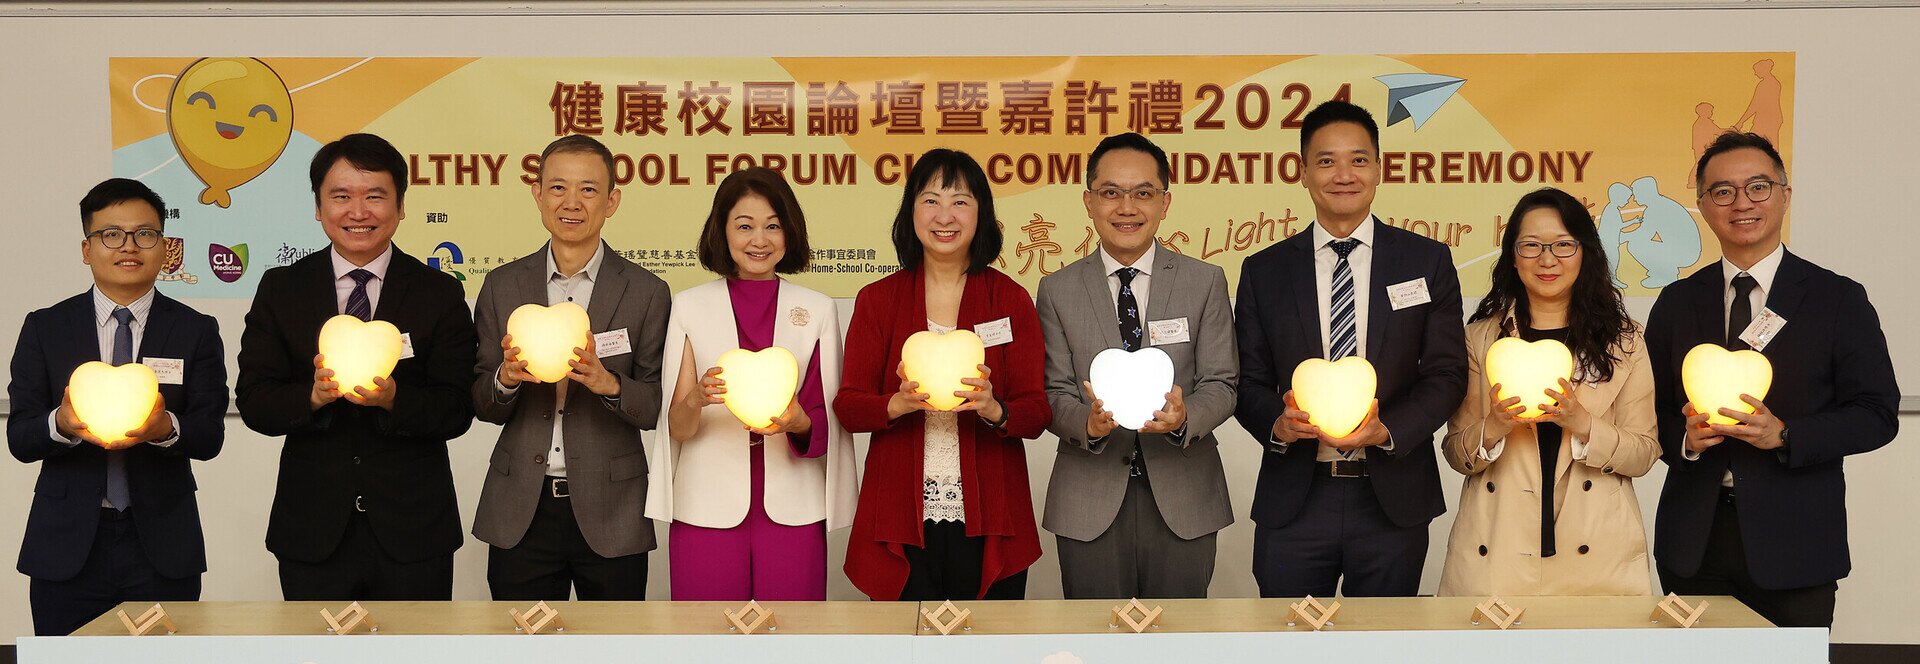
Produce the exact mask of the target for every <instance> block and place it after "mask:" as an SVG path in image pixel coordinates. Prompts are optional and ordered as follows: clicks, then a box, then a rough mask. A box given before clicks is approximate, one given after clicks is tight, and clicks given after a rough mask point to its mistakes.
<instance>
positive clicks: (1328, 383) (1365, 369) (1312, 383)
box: [1293, 355, 1379, 438]
mask: <svg viewBox="0 0 1920 664" xmlns="http://www.w3.org/2000/svg"><path fill="white" fill-rule="evenodd" d="M1378 386H1379V377H1378V376H1376V375H1375V374H1374V373H1373V365H1372V364H1371V363H1369V362H1367V360H1366V359H1365V358H1362V357H1360V356H1358V355H1349V356H1347V357H1345V358H1341V360H1340V361H1339V362H1328V361H1326V360H1322V359H1320V358H1317V357H1316V358H1312V359H1309V360H1307V361H1305V362H1301V363H1300V366H1298V367H1294V369H1293V402H1294V403H1295V404H1298V405H1299V406H1300V410H1304V411H1306V412H1307V416H1308V417H1309V420H1308V421H1310V422H1312V423H1313V425H1314V426H1317V427H1320V430H1321V431H1324V432H1326V434H1327V435H1328V436H1332V437H1334V438H1345V437H1347V436H1348V435H1350V434H1352V433H1353V431H1354V430H1355V429H1358V428H1360V425H1361V423H1363V422H1366V421H1367V411H1368V410H1370V409H1371V408H1372V407H1373V391H1374V389H1375V388H1377V387H1378Z"/></svg>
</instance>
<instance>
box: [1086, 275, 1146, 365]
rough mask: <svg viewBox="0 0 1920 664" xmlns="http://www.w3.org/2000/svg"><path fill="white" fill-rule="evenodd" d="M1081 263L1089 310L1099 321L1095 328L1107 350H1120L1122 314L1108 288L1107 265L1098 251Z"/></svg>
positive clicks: (1111, 291)
mask: <svg viewBox="0 0 1920 664" xmlns="http://www.w3.org/2000/svg"><path fill="white" fill-rule="evenodd" d="M1080 262H1082V263H1084V265H1081V266H1080V268H1081V270H1080V284H1081V286H1083V287H1085V289H1086V293H1087V307H1088V310H1089V311H1092V312H1094V313H1093V318H1094V320H1095V321H1098V322H1097V323H1095V327H1098V328H1100V330H1101V334H1100V338H1101V339H1103V340H1104V341H1105V344H1106V347H1107V348H1119V347H1120V312H1119V311H1118V310H1117V308H1116V307H1115V305H1114V300H1113V290H1112V289H1111V288H1109V287H1108V286H1107V264H1106V262H1105V261H1102V260H1101V259H1100V254H1099V252H1097V251H1096V252H1095V253H1093V254H1092V255H1090V256H1087V257H1086V258H1082V259H1080ZM1148 304H1152V302H1151V301H1149V302H1148Z"/></svg>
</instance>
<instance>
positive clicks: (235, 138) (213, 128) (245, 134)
mask: <svg viewBox="0 0 1920 664" xmlns="http://www.w3.org/2000/svg"><path fill="white" fill-rule="evenodd" d="M167 132H168V133H169V134H172V135H173V145H174V147H175V148H176V149H178V150H179V151H180V158H181V159H183V160H185V161H186V162H187V167H188V168H191V169H193V174H194V175H196V176H198V177H199V178H200V181H201V182H205V183H206V184H207V188H206V190H205V191H202V192H200V203H201V204H203V205H218V206H220V207H223V208H224V207H228V206H230V205H232V204H233V197H232V196H231V195H230V194H228V193H227V192H228V191H230V190H232V189H233V188H235V187H238V186H240V185H242V184H246V183H247V181H249V180H252V179H253V178H254V177H255V176H258V175H260V174H261V173H262V172H264V171H266V170H267V167H269V166H272V165H273V162H274V161H275V160H277V159H279V158H280V153H281V151H283V150H285V149H286V147H287V139H288V138H290V137H292V136H293V99H292V98H291V97H290V96H289V94H288V92H287V84H286V82H284V81H281V80H280V75H279V74H277V73H274V71H273V69H272V68H270V67H268V66H267V64H266V63H264V62H261V61H259V60H255V59H253V58H201V59H200V60H197V61H195V62H194V63H193V64H191V65H188V66H187V69H186V71H183V72H180V77H179V78H178V79H176V80H175V81H174V83H173V93H172V95H170V96H169V97H168V98H167Z"/></svg>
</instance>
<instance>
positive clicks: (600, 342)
mask: <svg viewBox="0 0 1920 664" xmlns="http://www.w3.org/2000/svg"><path fill="white" fill-rule="evenodd" d="M631 352H633V342H632V341H630V340H628V339H627V328H624V327H623V328H620V329H618V330H608V331H606V332H600V333H597V334H594V335H593V354H594V355H598V356H600V357H613V356H615V355H624V354H626V353H631Z"/></svg>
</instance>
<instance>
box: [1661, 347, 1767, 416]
mask: <svg viewBox="0 0 1920 664" xmlns="http://www.w3.org/2000/svg"><path fill="white" fill-rule="evenodd" d="M1680 384H1681V385H1682V386H1684V387H1686V389H1687V401H1691V402H1693V410H1694V412H1698V413H1706V414H1707V415H1708V417H1707V422H1708V423H1710V424H1738V422H1735V421H1734V420H1733V418H1731V417H1727V416H1725V415H1721V414H1720V409H1721V408H1729V409H1732V410H1737V411H1740V412H1742V413H1751V412H1753V406H1752V405H1751V404H1748V403H1747V402H1745V401H1742V400H1741V399H1740V395H1742V394H1747V395H1752V396H1753V398H1755V399H1766V398H1767V389H1768V388H1770V387H1772V386H1773V363H1772V362H1769V361H1767V356H1765V355H1761V354H1760V353H1757V352H1754V351H1750V350H1740V351H1729V350H1727V349H1725V348H1721V347H1720V346H1718V345H1716V344H1700V345H1698V346H1694V347H1693V350H1690V351H1687V357H1686V359H1684V360H1681V361H1680Z"/></svg>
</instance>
